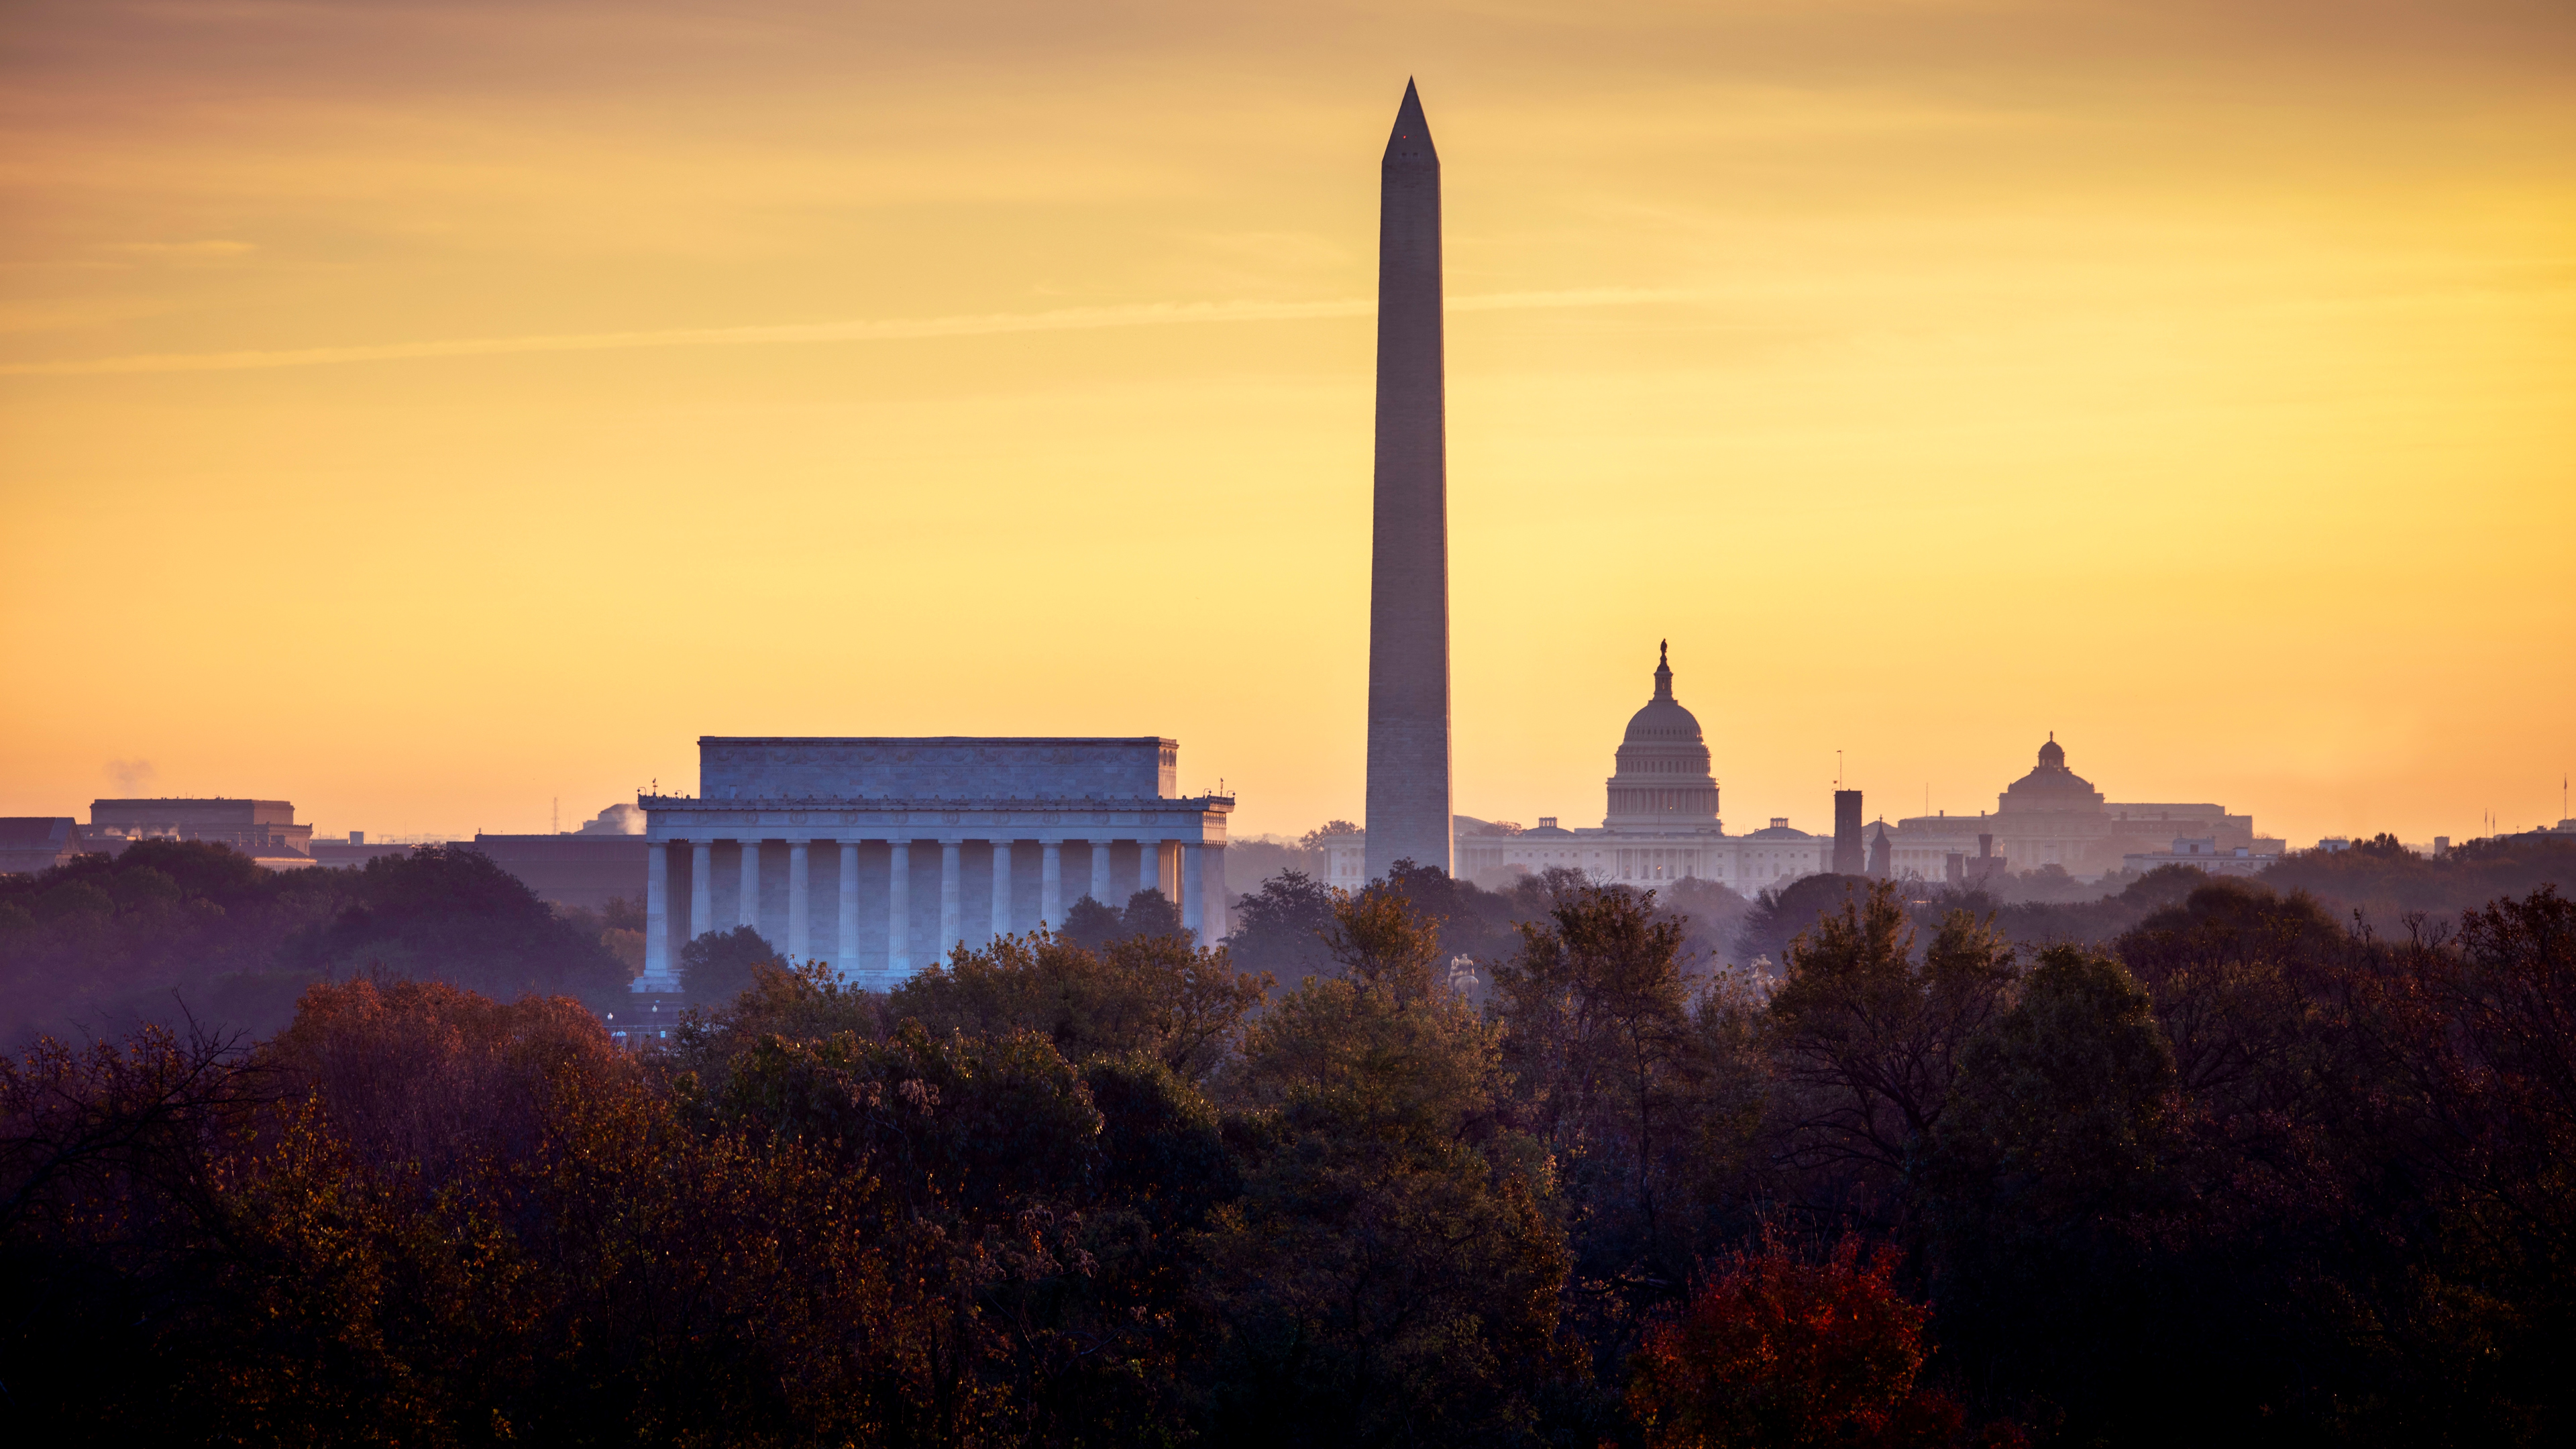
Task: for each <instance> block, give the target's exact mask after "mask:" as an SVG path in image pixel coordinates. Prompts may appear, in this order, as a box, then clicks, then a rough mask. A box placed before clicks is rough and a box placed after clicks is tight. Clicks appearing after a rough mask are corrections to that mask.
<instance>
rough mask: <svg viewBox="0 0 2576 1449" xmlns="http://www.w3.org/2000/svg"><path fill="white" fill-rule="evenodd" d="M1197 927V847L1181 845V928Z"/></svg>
mask: <svg viewBox="0 0 2576 1449" xmlns="http://www.w3.org/2000/svg"><path fill="white" fill-rule="evenodd" d="M1198 928H1199V848H1198V847H1197V846H1195V845H1183V846H1182V847H1181V929H1182V930H1185V931H1195V930H1197V929H1198Z"/></svg>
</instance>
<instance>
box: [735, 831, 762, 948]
mask: <svg viewBox="0 0 2576 1449" xmlns="http://www.w3.org/2000/svg"><path fill="white" fill-rule="evenodd" d="M734 919H735V920H737V921H739V922H740V923H741V924H743V925H746V926H749V927H751V928H752V929H753V930H755V931H757V930H759V929H760V842H759V841H757V840H746V841H744V842H743V843H742V908H741V909H739V910H737V911H735V912H734Z"/></svg>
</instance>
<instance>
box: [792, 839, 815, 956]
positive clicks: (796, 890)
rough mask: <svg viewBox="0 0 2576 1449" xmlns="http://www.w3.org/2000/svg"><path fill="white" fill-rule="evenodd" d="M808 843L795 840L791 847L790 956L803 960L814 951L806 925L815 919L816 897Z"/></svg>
mask: <svg viewBox="0 0 2576 1449" xmlns="http://www.w3.org/2000/svg"><path fill="white" fill-rule="evenodd" d="M805 856H806V851H805V842H804V841H801V840H798V841H792V842H790V843H789V844H788V847H787V959H788V960H790V961H794V962H801V961H803V960H804V959H805V958H806V957H807V956H810V955H812V954H813V947H812V943H811V942H810V941H809V940H808V939H807V936H806V924H807V922H808V921H809V920H810V919H811V918H812V911H813V897H812V896H811V895H809V894H808V893H807V879H806V874H805V866H806V859H805Z"/></svg>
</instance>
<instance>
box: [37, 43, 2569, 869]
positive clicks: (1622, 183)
mask: <svg viewBox="0 0 2576 1449" xmlns="http://www.w3.org/2000/svg"><path fill="white" fill-rule="evenodd" d="M0 39H5V44H0V81H5V84H0V135H5V137H6V148H5V150H6V156H7V158H8V159H7V161H6V163H5V165H0V205H5V207H6V209H7V214H8V216H9V218H10V222H11V224H10V225H9V226H8V228H7V229H6V231H5V232H0V276H5V278H6V281H5V283H4V284H0V432H5V436H6V438H7V440H8V442H7V445H6V447H5V448H0V496H5V499H6V503H7V507H8V515H9V520H10V526H9V527H8V528H6V529H5V530H0V577H5V580H6V582H5V585H0V587H5V588H6V590H7V593H6V596H5V597H6V604H5V614H6V626H7V627H6V631H5V635H0V637H5V639H6V641H7V643H6V648H7V656H6V663H7V666H8V677H9V678H10V679H11V680H12V682H13V685H14V688H13V690H12V695H13V701H12V703H13V708H12V709H11V710H10V711H8V713H7V715H6V718H5V721H0V761H5V767H0V814H48V815H51V814H84V815H85V814H86V811H87V806H88V802H89V801H90V799H91V798H93V797H95V796H101V795H117V794H164V793H167V794H178V793H190V794H199V795H211V794H218V793H221V794H231V795H255V796H262V797H285V798H290V799H293V800H294V801H295V802H296V803H297V806H298V809H299V813H300V815H301V816H302V818H304V819H306V820H310V821H313V822H315V823H317V824H319V825H321V826H322V827H323V829H324V830H325V831H326V832H328V833H337V832H339V831H342V830H345V829H347V828H349V827H351V826H355V827H357V828H360V829H365V830H368V831H370V832H372V833H376V834H380V835H390V834H405V833H421V832H444V831H454V832H464V831H470V830H472V829H475V828H477V827H480V828H482V829H486V830H496V831H497V830H539V829H544V828H547V819H548V806H549V801H550V800H551V799H554V798H557V797H560V799H561V800H562V802H563V805H562V811H563V823H564V825H565V827H566V828H570V827H571V826H572V825H574V824H576V823H578V822H579V821H580V820H582V819H586V818H588V817H589V816H590V815H591V814H592V813H593V812H595V811H597V810H598V809H599V808H600V807H602V806H604V805H606V804H609V803H612V802H614V801H617V800H621V799H631V798H632V793H631V792H632V790H633V788H634V787H635V786H636V785H638V784H640V783H642V782H644V781H646V780H648V779H653V778H656V777H658V778H659V780H660V781H661V784H662V787H663V788H664V789H666V790H685V789H688V788H691V786H692V784H693V774H694V770H695V768H696V765H695V761H696V758H697V751H696V746H695V742H696V740H697V738H698V737H699V736H700V735H702V734H851V735H857V734H867V735H902V734H1050V735H1051V734H1145V733H1159V734H1165V735H1171V736H1174V737H1176V738H1178V739H1179V740H1180V742H1181V770H1182V785H1183V787H1184V788H1185V789H1188V790H1192V791H1196V790H1202V789H1207V788H1212V787H1214V786H1215V784H1216V782H1217V781H1218V779H1219V778H1220V777H1222V778H1223V779H1224V780H1225V781H1226V782H1227V784H1228V786H1229V787H1230V788H1231V789H1233V790H1234V791H1235V792H1236V793H1237V794H1238V795H1239V796H1240V798H1241V800H1242V806H1241V809H1240V810H1239V811H1238V813H1237V814H1236V816H1235V817H1234V824H1235V828H1236V829H1237V831H1238V832H1240V833H1242V834H1256V833H1264V832H1281V833H1290V834H1293V833H1296V832H1298V831H1301V830H1304V829H1306V828H1309V827H1311V826H1314V825H1317V824H1320V823H1322V822H1323V821H1324V820H1326V819H1327V818H1331V817H1334V816H1341V817H1347V818H1357V817H1358V816H1359V814H1360V801H1361V795H1362V786H1363V780H1362V767H1361V760H1362V749H1363V745H1364V730H1363V719H1362V714H1363V700H1364V693H1365V682H1366V678H1367V659H1366V652H1365V650H1366V638H1367V626H1366V620H1367V586H1368V585H1367V580H1368V499H1369V456H1370V391H1369V389H1370V365H1371V327H1372V305H1371V303H1370V301H1369V298H1370V297H1371V296H1372V295H1373V292H1374V286H1375V275H1374V265H1375V242H1376V215H1375V208H1376V202H1377V183H1378V174H1377V166H1378V153H1379V150H1380V149H1381V148H1382V146H1383V145H1384V142H1385V137H1386V128H1387V124H1388V120H1389V118H1390V117H1391V116H1392V114H1393V112H1394V108H1395V103H1396V100H1397V98H1398V97H1399V96H1400V95H1401V93H1402V90H1403V86H1404V83H1405V79H1406V78H1407V77H1408V76H1412V77H1416V78H1418V80H1419V83H1420V86H1421V93H1422V97H1423V101H1424V104H1425V107H1426V110H1427V113H1428V117H1429V122H1430V126H1431V129H1432V132H1433V134H1434V135H1435V137H1436V138H1437V141H1438V144H1439V147H1440V152H1441V156H1442V160H1443V164H1444V184H1445V204H1446V241H1447V248H1448V252H1447V269H1448V270H1447V284H1448V289H1449V295H1450V315H1449V318H1448V329H1449V330H1448V354H1447V363H1448V387H1449V438H1448V446H1449V490H1450V491H1449V498H1450V549H1451V555H1450V559H1451V569H1452V577H1451V609H1452V632H1451V639H1452V649H1453V657H1454V661H1455V716H1454V717H1455V748H1456V780H1457V789H1456V799H1457V802H1458V808H1459V809H1460V810H1461V811H1462V812H1464V813H1467V814H1470V815H1476V816H1484V817H1492V818H1510V819H1516V820H1520V821H1522V822H1524V823H1530V822H1534V821H1535V819H1536V818H1537V817H1538V816H1540V815H1543V814H1544V815H1557V816H1560V817H1562V818H1564V819H1565V820H1567V822H1568V823H1591V822H1592V821H1593V820H1595V819H1597V817H1598V815H1599V813H1600V808H1601V782H1602V778H1603V777H1604V776H1605V775H1606V774H1607V773H1608V772H1609V769H1610V756H1611V751H1612V748H1613V747H1614V746H1615V745H1616V744H1617V742H1618V739H1619V731H1620V728H1621V726H1622V725H1623V724H1624V723H1625V721H1626V720H1627V718H1628V716H1629V714H1630V713H1631V712H1633V711H1634V710H1635V709H1636V708H1637V707H1638V706H1639V705H1640V704H1641V703H1643V702H1644V700H1645V698H1646V696H1647V694H1648V693H1649V691H1650V688H1651V681H1650V679H1649V675H1650V673H1651V671H1652V669H1653V667H1654V659H1655V643H1656V641H1657V640H1658V639H1662V638H1669V639H1671V640H1672V643H1673V667H1674V669H1675V671H1676V673H1677V676H1678V678H1677V681H1676V690H1677V693H1678V696H1679V698H1680V699H1681V700H1682V702H1683V703H1684V704H1686V705H1688V706H1689V707H1691V708H1692V709H1693V710H1694V711H1695V712H1696V714H1697V715H1698V717H1699V719H1700V721H1701V723H1702V724H1703V726H1704V727H1705V728H1706V730H1707V732H1708V736H1709V744H1710V747H1711V749H1712V751H1713V752H1714V754H1715V758H1716V770H1717V774H1718V778H1719V780H1720V782H1721V784H1722V785H1723V787H1724V790H1725V815H1726V818H1727V821H1728V824H1729V827H1730V829H1735V830H1742V829H1746V828H1750V827H1753V826H1758V825H1760V824H1762V823H1763V821H1764V820H1765V819H1766V818H1768V817H1770V816H1775V815H1785V816H1788V817H1790V818H1791V819H1792V820H1793V821H1794V822H1795V823H1797V824H1798V825H1800V826H1801V827H1802V828H1806V829H1810V830H1821V829H1825V828H1828V826H1829V820H1830V817H1829V802H1828V791H1829V790H1830V789H1831V787H1832V781H1833V777H1834V771H1835V751H1836V750H1837V749H1839V750H1842V751H1843V752H1844V758H1845V761H1846V766H1845V768H1846V771H1847V775H1848V779H1849V781H1850V783H1852V784H1854V785H1857V786H1859V787H1861V788H1863V789H1864V790H1866V791H1867V792H1868V793H1869V814H1870V815H1871V816H1873V817H1875V816H1877V815H1879V814H1882V813H1884V814H1885V815H1887V816H1888V817H1890V818H1894V817H1896V816H1898V815H1910V814H1914V813H1918V812H1920V811H1922V810H1923V809H1924V808H1925V807H1926V804H1927V800H1928V804H1929V806H1930V807H1931V808H1935V809H1947V810H1949V811H1951V812H1952V813H1974V812H1975V811H1977V810H1979V809H1981V808H1984V809H1991V808H1992V807H1993V804H1994V792H1995V791H1997V790H1999V789H2001V788H2002V787H2003V786H2004V785H2005V784H2006V783H2007V782H2009V781H2010V780H2011V779H2013V778H2014V777H2016V776H2018V775H2020V774H2021V773H2022V772H2023V771H2025V770H2026V769H2028V768H2029V765H2030V761H2031V754H2032V751H2033V750H2035V749H2036V748H2037V747H2038V745H2039V744H2040V742H2041V741H2042V740H2043V739H2044V738H2046V737H2047V735H2048V734H2049V732H2050V731H2052V730H2053V731H2054V732H2055V734H2056V737H2057V738H2058V739H2059V740H2060V741H2061V742H2062V743H2064V744H2065V745H2066V747H2067V749H2068V751H2069V761H2068V763H2069V764H2070V765H2071V766H2072V767H2073V768H2074V769H2075V770H2076V771H2077V772H2078V773H2079V774H2082V775H2084V776H2086V777H2087V778H2089V779H2090V780H2091V781H2092V782H2093V784H2094V785H2095V786H2096V787H2098V788H2099V789H2101V790H2102V791H2103V792H2104V793H2105V794H2106V795H2108V796H2110V797H2111V798H2112V799H2114V800H2172V801H2199V800H2216V801H2221V802H2223V803H2225V804H2226V805H2228V806H2229V807H2230V808H2231V809H2232V810H2236V811H2238V812H2244V813H2251V814H2252V815H2253V816H2254V818H2255V823H2256V827H2257V829H2258V830H2260V831H2262V832H2263V833H2265V834H2269V835H2277V836H2283V837H2286V838H2288V839H2289V840H2291V841H2292V842H2293V843H2294V844H2300V845H2304V844H2307V843H2309V842H2311V841H2313V840H2314V839H2315V838H2317V837H2318V836H2320V835H2330V834H2350V833H2355V832H2364V831H2377V830H2394V831H2396V832H2398V833H2400V834H2401V835H2403V836H2404V837H2406V838H2407V839H2410V840H2420V839H2426V838H2429V837H2431V836H2433V835H2435V834H2448V835H2452V836H2468V835H2474V834H2478V833H2481V831H2482V826H2481V822H2480V812H2481V811H2483V810H2488V809H2492V810H2494V811H2495V812H2497V814H2498V815H2499V816H2500V823H2501V825H2502V826H2503V827H2505V828H2509V829H2526V828H2529V827H2530V826H2532V825H2535V824H2540V823H2544V822H2546V821H2549V820H2554V819H2556V818H2558V815H2559V814H2560V795H2559V789H2560V781H2561V778H2562V772H2563V771H2564V770H2566V769H2567V768H2568V767H2569V766H2570V764H2571V763H2572V762H2576V668H2571V667H2570V661H2569V660H2568V658H2567V654H2568V648H2569V641H2570V640H2571V639H2576V582H2571V580H2576V559H2571V552H2576V476H2571V473H2576V409H2571V407H2570V405H2569V399H2570V398H2571V397H2576V345H2571V344H2576V326H2571V324H2576V249H2572V248H2571V241H2576V88H2570V87H2568V86H2567V85H2566V83H2565V81H2566V77H2567V75H2568V72H2569V61H2570V60H2571V59H2576V16H2571V15H2570V14H2569V13H2568V12H2567V11H2566V9H2565V8H2564V7H2558V6H2551V5H2546V4H2540V3H2529V4H2517V3H2504V0H2478V3H2469V4H2448V5H2438V6H2437V5H2431V4H2411V3H2410V4H2334V5H2328V4H2324V3H2292V4H2279V5H2271V6H2265V7H2259V8H2255V7H2243V6H2234V5H2221V4H2217V3H2180V4H2167V5H2160V6H2137V5H2128V4H2112V3H2072V4H2046V5H2041V4H2035V3H2014V0H1991V3H1970V0H1956V3H1954V0H1842V3H1828V4H1822V5H1815V4H1807V5H1783V4H1778V3H1751V4H1741V3H1737V4H1714V5H1707V4H1704V5H1692V6H1681V5H1671V6H1658V5H1630V6H1616V7H1586V8H1584V9H1583V10H1581V11H1580V12H1575V11H1571V10H1569V11H1567V12H1566V13H1563V14H1553V13H1549V12H1548V11H1545V10H1542V9H1537V8H1531V7H1519V6H1511V5H1495V4H1483V5H1457V6H1446V7H1434V6H1424V7H1408V8H1407V9H1405V10H1404V11H1403V12H1401V13H1399V14H1388V13H1385V11H1384V9H1383V7H1359V6H1331V5H1327V6H1316V5H1311V4H1310V5H1300V6H1296V7H1293V8H1292V7H1288V6H1236V7H1229V8H1226V9H1224V10H1222V11H1212V10H1210V9H1207V8H1204V7H1189V6H1181V5H1176V4H1171V3H1168V0H1157V3H1136V4H1128V5H1119V6H1111V7H1096V8H1091V9H1086V10H1083V11H1081V12H1078V13H1077V12H1075V11H1072V10H1068V9H1064V8H1059V7H1047V6H1037V5H1026V4H988V5H969V6H955V7H946V8H943V9H942V10H940V11H939V12H938V13H936V14H910V13H902V12H897V11H892V10H886V11H874V10H868V11H853V10H851V9H850V8H848V7H841V6H827V5H823V4H820V3H801V0H800V3H781V0H752V3H738V4H731V5H725V6H716V5H710V4H679V3H669V0H662V3H644V4H627V5H618V6H614V7H611V6H608V5H605V4H602V3H597V0H551V3H535V4H530V3H520V4H513V5H500V4H497V3H487V0H462V3H448V4H440V5H428V4H412V3H384V4H374V5H368V6H364V7H350V6H338V5H328V4H320V3H294V0H275V3H266V0H263V3H240V4H226V5H197V6H177V5H168V4H160V3H93V4H87V5H77V6H75V5H68V4H38V5H28V6H22V7H19V8H18V9H17V10H16V11H15V12H14V14H13V17H12V20H11V23H10V25H9V27H8V28H7V31H6V32H5V36H0Z"/></svg>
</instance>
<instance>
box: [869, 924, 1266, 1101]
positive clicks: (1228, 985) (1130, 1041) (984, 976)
mask: <svg viewBox="0 0 2576 1449" xmlns="http://www.w3.org/2000/svg"><path fill="white" fill-rule="evenodd" d="M1269 987H1270V978H1269V977H1268V976H1266V975H1259V974H1250V975H1247V974H1244V973H1241V972H1238V971H1236V970H1235V969H1234V965H1233V961H1232V959H1231V958H1230V957H1229V955H1228V954H1227V950H1226V948H1225V947H1223V946H1217V947H1213V948H1205V947H1197V946H1193V945H1191V944H1190V942H1189V940H1188V938H1187V937H1185V936H1180V935H1174V934H1169V933H1166V934H1158V935H1137V936H1127V937H1123V938H1121V939H1118V940H1114V941H1111V942H1109V943H1108V944H1107V945H1106V946H1103V947H1101V948H1098V949H1096V950H1095V949H1089V948H1085V947H1083V946H1080V945H1077V944H1075V943H1074V942H1073V941H1071V940H1069V939H1068V938H1066V937H1065V936H1062V935H1051V934H1048V933H1045V932H1040V933H1038V934H1035V935H1030V936H1009V937H1005V938H1003V939H1001V940H998V941H995V942H993V943H992V944H991V945H989V946H987V947H985V948H984V949H982V950H978V951H969V950H966V949H965V948H963V947H960V948H959V949H958V950H957V951H956V952H954V953H953V954H952V955H950V957H949V959H948V961H947V962H946V963H945V964H944V965H940V966H935V967H932V968H931V969H930V970H928V971H924V972H922V973H921V974H920V975H918V976H915V977H913V978H912V979H911V980H909V981H906V982H904V983H903V984H902V985H901V986H898V987H896V988H895V989H894V990H893V991H892V992H890V993H889V994H888V995H887V998H886V1010H887V1011H888V1013H890V1014H891V1015H892V1016H894V1017H895V1018H897V1019H902V1018H907V1017H908V1018H912V1019H915V1020H918V1021H920V1022H921V1023H922V1024H923V1025H925V1026H927V1027H928V1028H930V1029H931V1030H932V1031H933V1032H936V1033H941V1034H945V1033H947V1032H951V1031H964V1032H967V1033H970V1034H973V1035H977V1036H999V1035H1004V1034H1006V1033H1009V1032H1013V1031H1034V1032H1037V1033H1039V1034H1040V1035H1042V1036H1044V1037H1046V1038H1047V1039H1048V1040H1049V1041H1051V1042H1053V1043H1054V1044H1055V1046H1056V1049H1057V1050H1058V1051H1060V1052H1062V1053H1064V1055H1065V1057H1066V1058H1067V1059H1068V1060H1072V1061H1087V1060H1089V1059H1091V1058H1093V1057H1099V1056H1118V1055H1124V1054H1127V1053H1131V1052H1144V1053H1147V1054H1149V1055H1151V1056H1153V1057H1154V1058H1155V1059H1156V1060H1158V1061H1160V1062H1162V1063H1163V1064H1164V1065H1165V1066H1167V1067H1169V1068H1171V1069H1172V1070H1173V1071H1175V1072H1178V1073H1180V1074H1181V1075H1182V1076H1183V1077H1185V1078H1188V1079H1189V1080H1191V1081H1200V1080H1203V1079H1205V1078H1206V1077H1207V1075H1208V1074H1209V1073H1210V1072H1212V1071H1213V1070H1215V1068H1216V1066H1217V1064H1218V1063H1219V1062H1220V1061H1222V1060H1223V1059H1224V1057H1225V1055H1226V1053H1227V1052H1228V1051H1229V1050H1230V1049H1231V1047H1232V1046H1233V1043H1234V1040H1235V1037H1236V1036H1237V1034H1238V1033H1239V1032H1240V1031H1241V1030H1242V1028H1243V1022H1244V1017H1245V1014H1246V1013H1247V1012H1249V1011H1251V1010H1252V1009H1253V1008H1254V1007H1256V1006H1258V1005H1259V1004H1260V1003H1261V1000H1262V998H1263V996H1264V995H1265V994H1266V993H1267V992H1268V990H1269Z"/></svg>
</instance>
